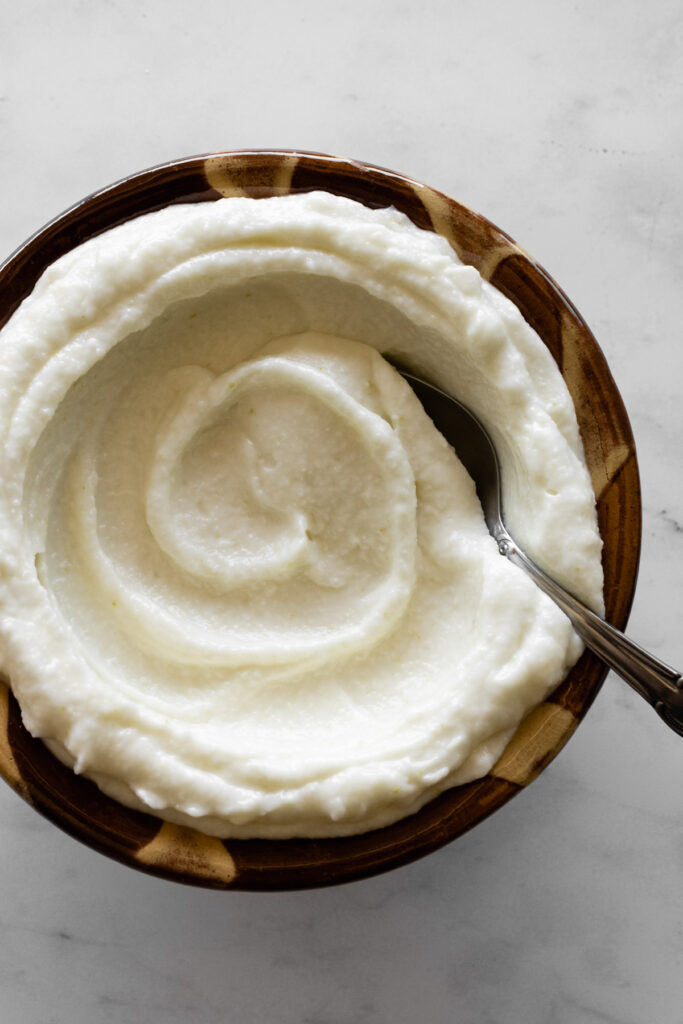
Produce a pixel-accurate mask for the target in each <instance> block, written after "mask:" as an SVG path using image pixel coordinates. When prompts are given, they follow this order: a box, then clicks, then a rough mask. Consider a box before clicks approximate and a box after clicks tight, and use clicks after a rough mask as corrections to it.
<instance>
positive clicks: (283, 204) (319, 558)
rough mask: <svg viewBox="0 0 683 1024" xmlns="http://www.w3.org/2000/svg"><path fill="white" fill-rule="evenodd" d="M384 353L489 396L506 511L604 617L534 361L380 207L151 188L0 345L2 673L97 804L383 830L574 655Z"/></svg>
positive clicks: (561, 441) (566, 418)
mask: <svg viewBox="0 0 683 1024" xmlns="http://www.w3.org/2000/svg"><path fill="white" fill-rule="evenodd" d="M381 352H384V353H390V354H392V355H393V356H395V357H397V358H400V359H401V360H402V361H403V362H405V363H409V364H410V365H411V366H412V367H413V368H414V369H415V371H416V372H418V373H421V374H422V375H423V376H425V377H427V378H428V379H430V380H432V381H434V382H435V383H438V384H440V385H441V386H442V387H443V388H444V389H446V390H447V391H450V392H452V393H453V394H455V395H457V396H458V397H459V398H461V399H462V400H463V401H464V402H465V403H466V404H468V405H469V406H470V407H471V408H472V409H473V410H474V411H475V412H476V413H478V414H479V415H480V416H481V417H482V419H483V420H484V421H485V422H486V424H487V425H488V427H489V429H490V430H491V432H492V434H493V436H494V439H495V441H496V443H497V445H498V447H499V449H500V452H501V456H502V459H503V464H504V469H503V472H504V485H505V498H506V510H507V518H508V522H509V525H510V528H511V530H512V532H513V533H514V534H516V535H517V537H518V539H519V541H520V542H522V543H523V544H524V545H526V546H527V548H528V550H529V551H530V553H532V554H533V555H534V556H535V557H536V558H537V559H538V560H539V561H541V562H542V563H543V564H545V565H546V566H548V567H549V568H550V569H551V570H552V571H553V572H554V573H556V574H557V575H558V576H559V577H560V578H562V579H563V580H564V581H565V582H566V583H567V584H568V585H569V586H570V587H571V588H572V589H573V590H574V591H576V592H577V593H578V594H579V595H580V596H582V597H583V598H584V599H586V600H587V601H588V602H589V603H590V604H591V605H592V606H593V607H595V608H597V609H600V608H601V586H602V574H601V564H600V539H599V535H598V531H597V526H596V517H595V509H594V498H593V494H592V491H591V486H590V481H589V477H588V474H587V471H586V468H585V464H584V460H583V453H582V448H581V443H580V439H579V434H578V429H577V425H576V419H575V415H574V410H573V407H572V404H571V400H570V397H569V394H568V392H567V389H566V387H565V385H564V383H563V381H562V378H561V376H560V374H559V372H558V370H557V368H556V367H555V364H554V363H553V361H552V359H551V357H550V355H549V353H548V351H547V350H546V348H545V347H544V345H543V344H542V342H541V341H540V339H539V338H538V337H537V335H536V334H535V333H534V332H533V331H532V330H531V328H530V327H529V326H528V325H527V324H526V323H525V322H524V320H523V319H522V317H521V316H520V314H519V313H518V311H517V310H516V309H515V307H514V306H513V305H512V304H511V303H510V302H509V301H508V300H507V299H505V298H504V297H503V296H502V295H500V294H499V293H498V292H496V291H495V289H493V288H492V287H491V286H490V285H488V284H487V283H486V282H485V281H483V280H482V279H481V277H480V275H479V274H478V273H477V271H476V270H474V269H473V268H471V267H468V266H465V265H463V264H461V263H460V261H459V260H458V259H457V257H456V256H455V255H454V253H453V251H452V250H451V248H450V247H449V246H448V244H447V243H446V241H445V240H444V239H443V238H441V237H439V236H437V235H435V234H432V233H429V232H424V231H421V230H419V229H417V228H416V227H414V226H413V225H412V224H411V223H410V222H409V221H408V220H407V219H406V218H405V217H404V216H403V215H401V214H399V213H397V212H396V211H395V210H370V209H367V208H365V207H364V206H361V205H359V204H357V203H354V202H352V201H350V200H346V199H342V198H338V197H335V196H332V195H329V194H325V193H313V194H309V195H293V196H287V197H283V198H276V199H266V200H250V199H237V198H236V199H225V200H221V201H218V202H216V203H204V204H197V205H190V206H178V207H170V208H168V209H165V210H163V211H160V212H158V213H153V214H149V215H147V216H144V217H141V218H139V219H137V220H133V221H130V222H128V223H126V224H124V225H122V226H121V227H117V228H115V229H112V230H110V231H108V232H106V233H105V234H102V235H100V236H98V237H96V238H94V239H92V240H91V241H88V242H87V243H85V244H84V245H82V246H80V247H79V248H76V249H74V250H73V251H72V252H70V253H69V254H68V255H66V256H64V257H63V258H61V259H60V260H58V261H57V262H56V263H55V264H54V265H53V266H52V267H50V268H49V270H48V271H47V272H46V273H45V274H44V275H43V277H42V278H41V280H40V281H39V283H38V284H37V286H36V288H35V290H34V292H33V294H32V295H31V296H30V297H29V298H27V299H26V300H25V301H24V303H23V304H22V306H21V307H20V308H19V310H18V311H17V313H16V314H15V315H14V316H13V318H12V319H11V320H10V322H9V323H8V325H7V326H6V327H5V329H4V330H3V331H2V332H1V334H0V438H1V439H2V456H1V460H2V461H1V464H0V481H1V487H0V649H1V653H2V659H3V662H4V664H3V668H4V670H5V672H6V673H7V675H8V676H9V678H10V679H11V683H12V687H13V690H14V692H15V694H16V696H17V698H18V700H19V702H20V706H21V709H22V714H23V718H24V722H25V724H26V726H27V728H28V729H29V730H30V732H31V733H32V734H33V735H34V736H36V737H41V738H43V739H44V740H45V742H46V743H47V744H48V745H49V747H50V749H52V750H53V751H54V752H55V753H56V754H57V755H58V756H59V757H60V758H61V759H62V760H64V761H65V762H66V763H67V764H69V765H71V766H73V768H74V770H75V771H77V772H80V773H83V774H85V775H87V776H88V777H90V778H92V779H94V781H95V782H96V783H97V784H98V785H99V786H100V787H101V789H102V790H103V791H104V792H105V793H108V794H110V795H111V796H113V797H115V798H116V799H118V800H120V801H121V802H123V803H125V804H128V805H131V806H133V807H139V808H143V809H146V810H150V811H152V812H153V813H155V814H158V815H159V816H161V817H163V818H167V819H170V820H172V821H176V822H180V823H185V824H193V825H195V826H197V827H199V828H200V829H202V830H204V831H205V832H208V833H211V834H215V835H219V836H262V837H269V838H270V837H273V838H275V837H289V836H331V835H345V834H351V833H356V832H362V831H365V830H368V829H371V828H376V827H379V826H382V825H386V824H388V823H390V822H392V821H395V820H397V819H398V818H400V817H403V816H405V815H407V814H409V813H411V812H413V811H415V810H416V809H418V808H419V807H420V806H421V805H423V804H424V803H425V802H426V801H427V800H429V799H430V798H432V797H433V796H435V795H436V794H437V793H439V792H441V791H442V790H443V789H445V788H447V787H450V786H453V785H456V784H458V783H460V782H464V781H468V780H470V779H472V778H475V777H477V776H480V775H482V774H484V773H485V772H486V771H488V769H489V768H490V767H491V765H492V764H493V763H494V761H495V759H496V758H497V756H498V755H499V754H500V752H501V750H502V748H503V746H504V744H505V742H506V740H507V738H508V737H509V736H510V735H511V732H512V731H513V730H514V728H515V726H516V724H517V723H518V722H519V720H520V719H521V717H522V716H523V715H524V714H525V712H527V711H528V710H529V709H530V708H531V707H532V706H533V705H534V704H536V703H537V702H539V701H540V700H542V699H543V698H544V697H545V696H546V695H547V694H548V692H549V691H550V690H551V689H552V688H553V687H554V686H555V685H556V684H557V683H558V682H559V681H560V680H561V679H562V677H563V676H564V675H565V673H566V672H567V670H568V668H569V666H570V665H571V664H573V662H574V661H575V660H576V658H577V657H578V655H579V653H580V651H581V645H580V642H579V641H578V639H577V638H576V636H575V635H574V633H573V632H572V630H571V628H570V626H569V623H568V621H567V620H566V618H565V617H564V616H563V615H562V614H561V613H560V612H559V611H558V610H557V609H556V607H555V606H554V605H553V604H552V603H551V602H550V601H549V600H548V599H547V598H546V597H544V596H543V594H542V593H541V592H540V591H539V590H537V589H536V587H535V586H534V585H533V584H532V583H531V582H530V581H529V580H528V579H527V578H526V577H525V576H524V574H523V573H522V572H520V571H519V570H518V569H516V568H515V567H513V566H512V565H511V564H510V563H509V562H508V561H507V560H506V559H504V558H502V557H500V556H499V554H498V551H497V548H496V545H495V543H494V541H493V540H492V539H491V537H490V536H489V534H488V532H487V530H486V526H485V524H484V521H483V516H482V512H481V508H480V506H479V503H478V501H477V497H476V494H475V490H474V486H473V484H472V481H471V480H470V478H469V477H468V475H467V474H466V472H465V471H464V469H463V468H462V466H461V464H460V463H459V461H458V459H457V458H456V456H455V454H454V452H453V450H452V449H451V448H450V447H449V446H448V444H447V443H446V442H445V441H444V439H443V438H442V437H441V436H440V434H438V433H437V431H436V429H435V428H434V426H433V425H432V423H431V421H430V420H429V419H428V417H427V415H426V414H425V412H424V410H423V409H422V406H421V405H420V403H419V401H418V400H417V398H416V397H415V396H414V394H413V392H412V391H411V389H410V388H409V386H408V385H407V384H406V383H405V382H404V381H403V379H402V378H401V377H400V376H399V375H398V374H397V373H396V371H395V370H394V369H393V368H392V367H391V366H389V364H388V363H387V362H386V361H385V360H384V359H383V358H381V356H380V355H379V354H378V353H381Z"/></svg>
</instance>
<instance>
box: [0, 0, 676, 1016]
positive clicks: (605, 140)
mask: <svg viewBox="0 0 683 1024" xmlns="http://www.w3.org/2000/svg"><path fill="white" fill-rule="evenodd" d="M682 101H683V7H682V6H681V3H680V0H658V2H657V3H656V4H653V3H650V4H641V3H639V2H634V0H621V2H616V0H603V2H602V3H601V4H595V3H593V2H589V0H579V2H574V3H569V2H560V3H555V4H548V3H544V2H542V0H526V2H514V0H511V2H508V3H489V4H483V3H481V2H475V0H460V2H453V0H423V3H422V5H421V6H420V7H419V8H418V6H417V5H409V4H406V3H403V2H400V0H346V3H344V4H339V5H334V6H333V5H325V4H322V3H320V2H318V0H290V2H289V3H288V4H276V3H272V4H271V5H267V4H266V5H249V4H246V3H237V2H236V0H222V2H219V0H205V2H204V3H203V4H197V5H187V4H184V3H179V2H177V0H166V2H164V0H146V2H145V3H144V4H142V5H141V4H139V3H138V2H133V0H106V2H105V0H89V2H85V0H62V2H61V3H59V4H56V3H52V2H49V0H42V2H39V0H24V2H22V3H20V4H9V3H7V2H6V3H2V4H0V153H1V160H0V194H1V195H2V212H1V214H0V253H1V254H2V255H5V254H8V253H9V252H10V251H11V250H12V249H13V248H14V246H16V245H17V244H19V243H20V242H21V241H22V240H23V239H24V238H25V237H26V236H27V235H28V234H30V233H31V232H32V231H33V230H34V229H36V228H38V227H39V226H41V224H42V223H43V222H44V221H45V220H47V219H48V218H50V217H52V216H53V215H54V214H56V213H58V212H59V211H61V210H62V209H63V208H64V207H66V206H68V205H70V204H71V203H72V202H74V201H75V200H77V199H78V198H80V197H81V196H82V195H85V194H86V193H88V192H90V191H92V190H94V189H96V188H98V187H100V186H103V185H105V184H108V183H109V182H111V181H113V180H115V179H117V178H119V177H121V176H123V175H125V174H127V173H129V172H132V171H135V170H137V169H140V168H143V167H145V166H148V165H151V164H155V163H159V162H161V161H164V160H167V159H170V158H173V157H178V156H183V155H189V154H192V153H197V152H204V151H207V150H211V149H221V148H225V149H229V148H230V149H232V148H240V147H278V146H285V147H299V148H308V149H315V150H320V151H327V152H335V153H341V154H344V155H347V156H352V157H358V158H360V159H365V160H367V161H371V162H375V163H379V164H383V165H385V166H389V167H392V168H394V169H396V170H400V171H403V172H404V173H407V174H410V175H413V176H414V177H417V178H420V179H422V180H424V181H427V182H429V183H430V184H432V185H434V186H436V187H438V188H440V189H442V190H443V191H446V192H448V193H450V194H451V195H453V196H455V197H456V198H458V199H460V200H461V201H463V202H465V203H467V204H469V205H470V206H472V207H474V208H475V209H478V210H481V211H482V212H483V213H485V214H486V215H487V216H489V217H490V218H491V219H492V220H493V221H494V222H496V223H498V224H499V225H500V226H502V227H504V228H505V229H506V230H507V231H508V232H509V233H511V234H512V235H513V236H514V237H516V238H517V239H518V240H519V241H520V242H521V243H522V244H523V245H524V246H525V247H526V248H527V249H528V250H529V251H530V252H532V253H533V254H534V255H535V256H536V258H537V259H538V260H539V261H540V262H541V263H543V264H544V265H545V266H546V267H547V268H548V270H549V271H550V272H551V273H552V274H553V275H554V276H555V277H556V279H557V280H559V281H560V282H561V284H562V285H563V287H564V288H565V290H566V291H567V292H568V294H569V295H570V296H571V297H572V299H573V300H574V302H575V303H576V305H577V306H578V308H579V309H580V310H581V311H582V313H583V314H584V316H585V317H586V319H587V320H588V322H589V324H590V325H591V326H592V328H593V330H594V331H595V333H596V334H597V336H598V339H599V340H600V342H601V344H602V346H603V348H604V349H605V351H606V354H607V356H608V359H609V360H610V362H611V365H612V368H613V372H614V374H615V377H616V379H617V382H618V384H619V386H620V388H621V390H622V393H623V395H624V398H625V401H626V405H627V408H628V409H629V412H630V415H631V419H632V423H633V428H634V432H635V435H636V440H637V444H638V449H639V455H640V461H641V471H642V484H643V493H644V511H645V525H644V535H643V556H642V564H641V574H640V582H639V587H638V593H637V598H636V602H635V606H634V611H633V615H632V618H631V624H630V632H631V633H632V635H633V636H634V637H636V638H638V639H639V640H640V641H641V642H642V643H644V644H645V645H646V646H649V647H650V648H651V649H653V650H654V651H656V652H659V654H660V655H661V656H663V657H664V658H666V659H668V660H670V661H671V662H673V663H674V664H678V665H679V666H680V665H681V663H683V643H682V642H681V615H680V606H681V603H682V600H683V585H682V584H681V564H682V561H681V558H682V555H683V525H682V524H683V474H682V473H681V468H680V441H681V437H682V436H683V412H682V405H681V401H680V383H681V380H682V379H683V345H682V344H681V341H682V328H681V318H682V314H683V288H682V287H681V284H682V282H683V255H682V254H683V184H682V182H683V177H682V175H681V169H682V165H683V119H682V118H681V106H682ZM682 773H683V741H681V740H680V739H678V738H677V737H675V736H674V735H673V734H670V733H668V732H667V730H666V729H665V728H664V727H663V726H662V725H660V723H659V722H658V720H657V719H656V717H655V716H654V714H653V713H651V712H650V711H649V710H648V709H647V708H646V706H645V705H644V704H641V703H640V702H639V700H638V699H637V698H636V697H635V696H633V695H632V694H631V692H630V691H628V690H627V688H626V687H625V686H624V685H623V684H621V683H620V682H619V681H618V680H617V679H616V678H614V677H612V676H610V677H609V679H608V681H607V683H606V684H605V686H604V687H603V690H602V692H601V694H600V695H599V697H598V699H597V701H596V704H595V706H594V709H593V710H592V711H591V713H590V714H589V716H588V718H587V719H586V721H585V722H584V723H583V725H582V726H581V728H580V729H579V730H578V733H577V734H576V736H575V737H574V738H573V739H572V741H571V742H570V744H569V745H568V747H567V748H566V749H565V751H564V752H563V753H562V754H561V755H560V756H559V758H558V759H557V760H556V761H555V762H554V763H553V764H552V765H551V766H550V768H549V769H548V770H547V771H546V772H545V773H544V775H543V776H542V777H541V778H540V779H539V780H538V781H537V782H536V783H534V784H533V786H532V787H531V788H530V789H528V790H527V791H526V792H524V793H523V794H522V795H521V796H519V797H517V798H516V799H515V800H514V801H512V802H511V803H509V804H508V805H507V806H506V807H504V808H503V809H502V810H501V811H499V812H498V813H497V814H496V815H494V816H493V817H492V818H490V819H489V820H488V821H487V822H485V823H484V824H482V825H480V826H479V827H478V828H477V829H475V830H474V831H473V832H472V833H470V834H469V835H467V836H465V837H463V838H462V839H460V840H458V841H457V842H456V843H454V844H452V845H451V846H450V847H448V848H446V849H444V850H442V851H440V852H439V853H436V854H434V855H432V856H430V857H428V858H426V859H424V860H422V861H421V862H419V863H417V864H414V865H412V866H410V867H406V868H402V869H400V870H398V871H395V872H393V873H391V874H388V875H385V876H383V877H379V878H375V879H370V880H367V881H364V882H358V883H354V884H352V885H348V886H344V887H341V888H338V889H333V890H325V891H313V892H305V893H291V894H279V895H251V894H240V893H224V894H221V893H218V894H217V893H212V892H206V891H201V890H193V889H185V888H183V887H180V886H176V885H173V884H171V883H168V882H162V881H158V880H156V879H152V878H148V877H146V876H143V875H141V874H137V873H136V872H133V871H131V870H130V869H127V868H124V867H121V866H119V865H118V864H115V863H113V862H109V861H108V860H106V859H105V858H103V857H101V856H99V855H98V854H95V853H93V852H91V851H90V850H88V849H86V848H85V847H82V846H81V845H79V844H78V843H76V842H74V841H73V840H72V839H70V838H68V837H67V836H65V835H63V834H62V833H61V832H59V831H58V830H57V829H56V828H54V826H52V825H50V824H48V823H47V822H45V821H43V820H42V819H41V818H39V817H38V816H37V815H36V814H35V813H34V812H33V811H32V810H31V809H30V808H29V807H27V806H26V805H24V804H23V803H22V802H21V801H20V800H19V799H18V798H17V797H16V796H15V795H14V794H13V793H12V792H11V791H10V790H9V788H7V787H5V786H3V787H2V788H1V789H0V857H1V858H2V864H3V881H2V885H1V887H0V1004H1V1006H2V1009H1V1010H0V1018H1V1019H2V1021H3V1024H66V1022H69V1024H114V1022H116V1024H139V1022H140V1021H144V1022H145V1024H162V1022H163V1024H175V1022H178V1024H180V1022H183V1024H184V1022H188V1021H192V1022H207V1024H212V1022H219V1021H220V1022H223V1021H235V1022H239V1024H252V1022H253V1024H271V1022H272V1024H276V1022H277V1024H352V1022H353V1024H357V1022H358V1024H364V1022H367V1024H380V1022H385V1021H386V1022H392V1024H412V1022H415V1021H421V1022H425V1024H436V1022H446V1021H449V1022H450V1021H457V1022H464V1024H469V1022H477V1024H478V1022H481V1024H498V1022H505V1024H598V1022H619V1024H644V1022H650V1021H653V1022H658V1024H659V1022H662V1024H669V1022H674V1024H680V1022H683V902H682V895H683V802H682V800H681V795H680V790H679V779H680V778H681V774H682Z"/></svg>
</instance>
